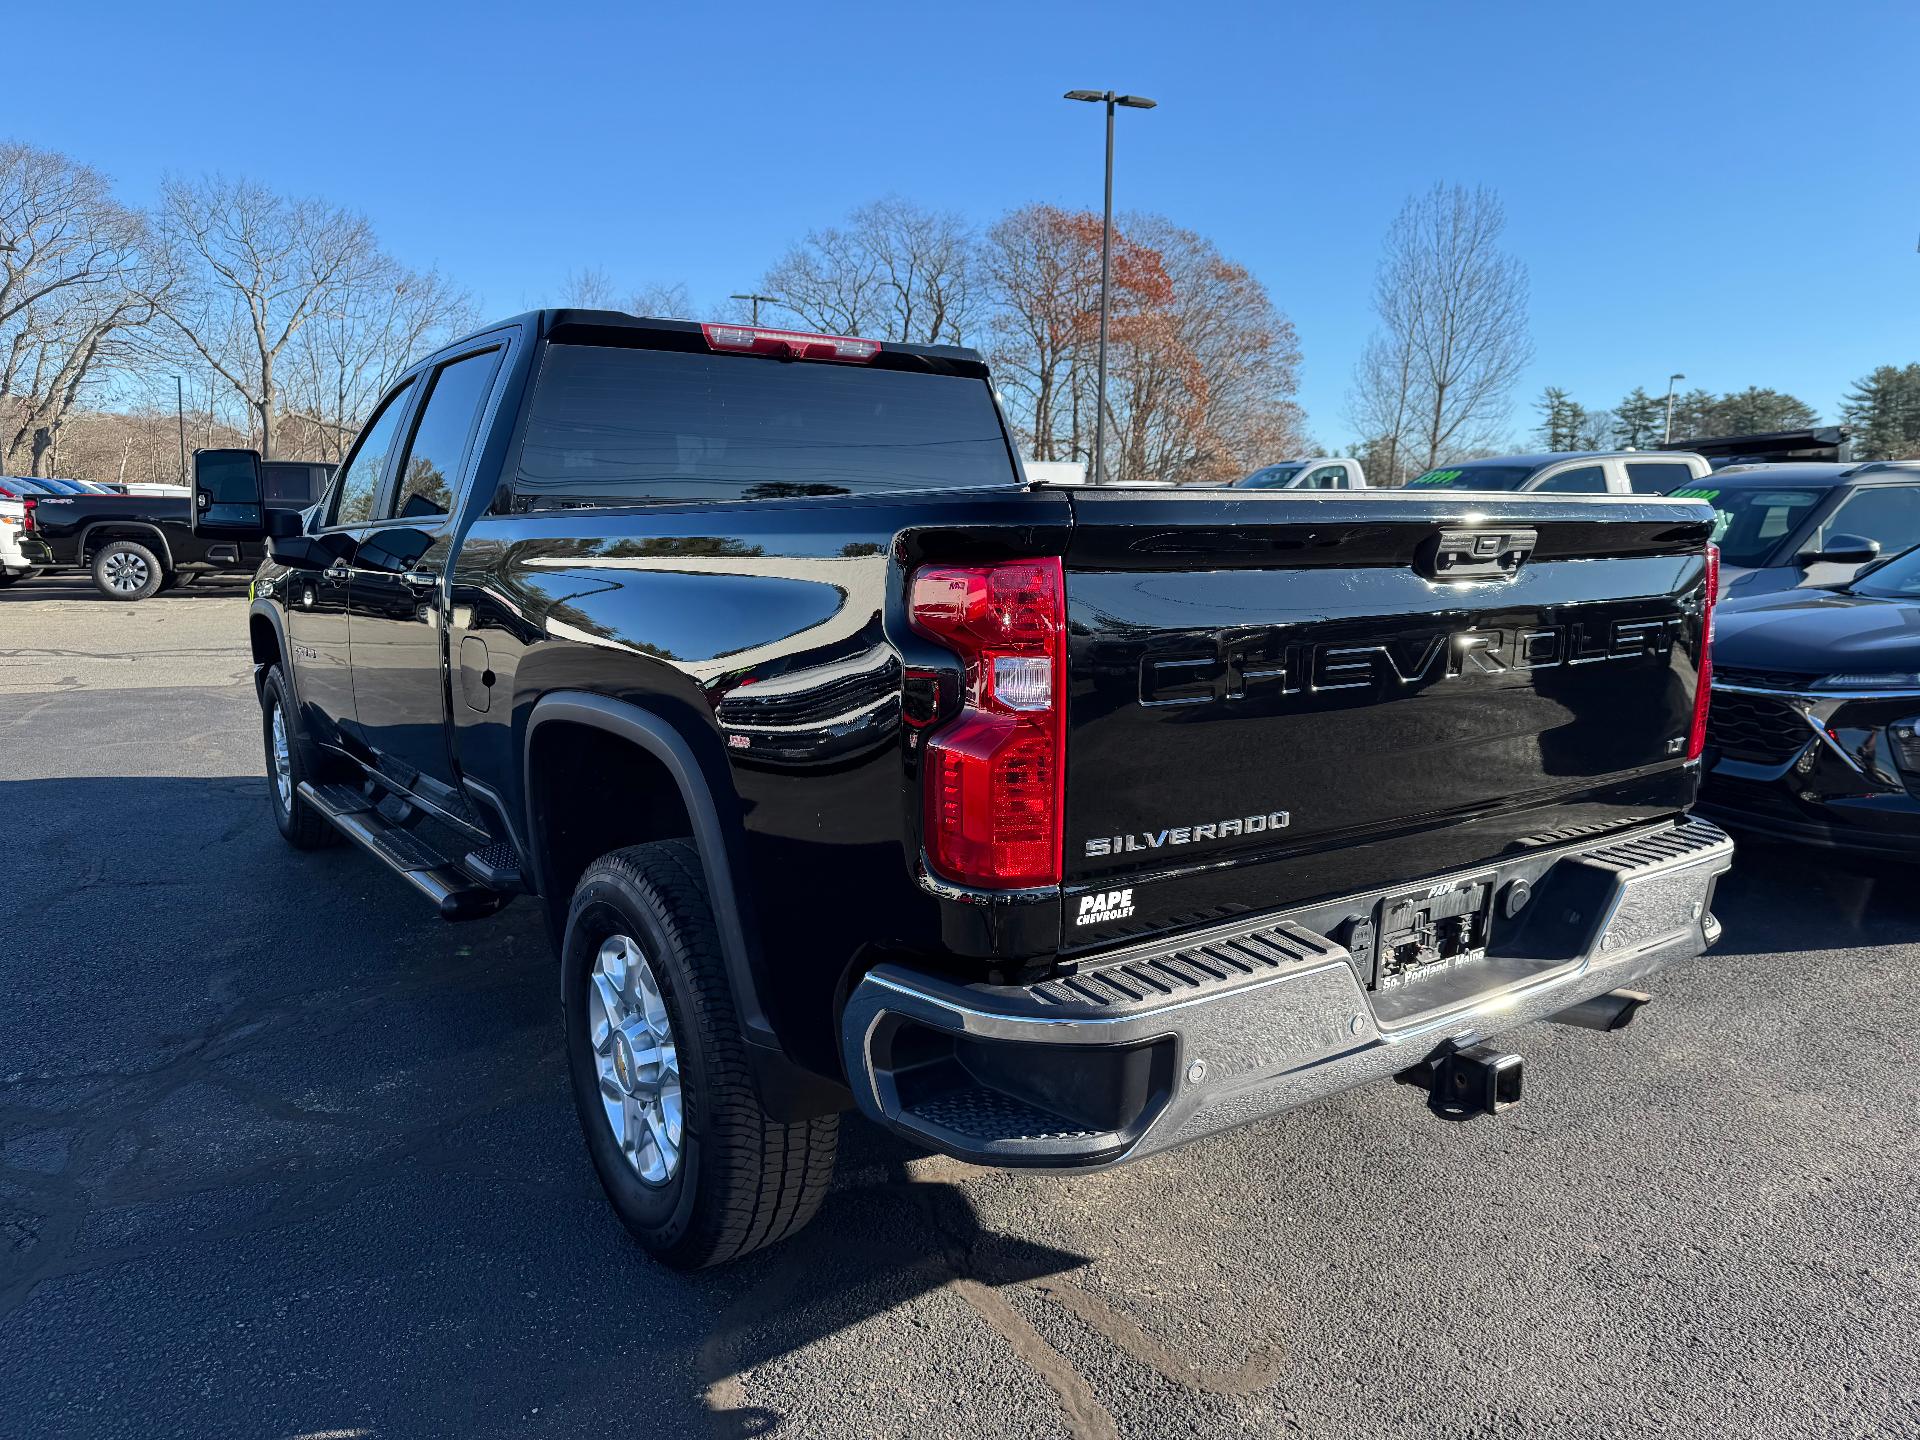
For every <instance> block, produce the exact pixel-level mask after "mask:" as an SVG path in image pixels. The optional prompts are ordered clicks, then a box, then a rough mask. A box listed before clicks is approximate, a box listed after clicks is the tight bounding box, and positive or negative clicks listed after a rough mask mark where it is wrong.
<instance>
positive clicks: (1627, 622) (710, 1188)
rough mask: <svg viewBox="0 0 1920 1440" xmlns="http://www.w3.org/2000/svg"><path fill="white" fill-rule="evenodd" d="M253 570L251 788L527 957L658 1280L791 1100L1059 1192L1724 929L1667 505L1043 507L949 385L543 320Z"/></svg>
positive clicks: (728, 338) (1041, 491)
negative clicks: (549, 975) (520, 910)
mask: <svg viewBox="0 0 1920 1440" xmlns="http://www.w3.org/2000/svg"><path fill="white" fill-rule="evenodd" d="M196 483H197V486H198V494H197V495H196V523H197V525H198V527H199V529H200V532H201V534H202V536H203V537H205V539H207V540H209V541H213V540H216V539H218V540H224V541H226V542H230V543H251V542H253V541H256V540H258V539H260V538H261V537H263V536H264V537H267V538H268V540H269V547H270V556H269V558H268V559H267V561H266V562H265V563H264V564H263V565H262V566H261V568H260V570H259V573H258V576H257V578H256V581H255V585H254V591H253V600H252V606H251V613H250V620H249V624H250V627H251V639H252V647H253V656H254V659H255V661H256V662H257V673H258V680H259V694H260V701H261V726H262V737H263V743H264V748H265V754H266V764H267V775H268V785H267V792H268V798H269V800H270V803H271V806H272V810H273V815H274V818H275V820H276V822H277V824H278V826H279V828H280V830H281V832H282V834H283V835H284V836H285V837H286V839H287V840H288V841H289V842H291V843H292V844H293V845H295V846H297V847H307V846H316V845H320V844H323V843H327V842H329V841H332V840H335V839H338V838H340V837H341V836H345V837H347V838H350V839H352V840H353V841H355V842H357V843H358V844H359V845H361V846H362V847H364V848H365V849H366V850H367V851H368V852H370V853H371V854H372V855H373V856H374V857H376V858H377V859H379V860H380V861H381V862H383V863H384V864H386V865H387V866H389V867H390V868H391V869H393V870H394V871H395V872H396V873H397V874H398V875H399V876H400V877H402V878H404V879H405V880H406V881H407V882H408V883H410V884H411V885H412V886H413V887H414V888H415V889H416V890H417V891H419V892H420V893H421V894H422V895H423V896H424V897H425V898H426V899H427V900H428V901H430V902H431V903H432V904H433V905H435V906H436V907H437V908H438V910H439V912H440V913H441V914H442V915H444V916H446V917H447V918H448V919H452V920H462V919H468V918H472V917H477V916H482V915H486V914H489V913H491V912H493V911H494V910H496V909H497V908H498V907H499V906H501V905H503V904H505V903H506V902H507V901H509V900H510V899H512V898H513V897H514V896H517V895H522V894H524V895H528V896H532V897H534V898H535V899H536V901H537V903H538V904H539V905H540V906H541V907H543V909H544V912H545V915H546V917H547V921H548V923H549V925H550V927H551V932H552V934H553V936H554V939H555V943H556V945H557V947H558V949H559V952H560V956H561V961H560V989H561V996H560V998H561V1021H562V1025H563V1028H564V1033H565V1041H566V1056H567V1064H568V1068H569V1072H570V1076H571V1080H572V1084H573V1089H574V1096H575V1100H576V1104H577V1108H578V1110H579V1115H580V1120H581V1123H582V1125H583V1128H584V1133H585V1137H586V1144H587V1148H588V1150H589V1152H590V1153H591V1155H592V1158H593V1161H594V1164H595V1166H596V1168H597V1170H598V1172H599V1175H600V1178H601V1180H602V1182H603V1184H604V1186H605V1188H606V1191H607V1194H608V1196H609V1197H610V1199H611V1201H612V1203H613V1205H614V1207H615V1209H616V1210H617V1212H618V1213H619V1215H620V1217H621V1218H622V1220H623V1221H624V1222H625V1223H626V1224H627V1225H628V1227H629V1228H630V1229H631V1230H632V1231H633V1232H634V1233H635V1234H636V1235H637V1236H638V1237H639V1238H640V1239H641V1240H642V1241H643V1242H644V1244H645V1245H646V1246H647V1248H648V1249H650V1250H651V1251H652V1252H653V1253H654V1254H655V1255H657V1256H660V1257H661V1258H663V1259H665V1260H667V1261H668V1262H670V1263H673V1264H677V1265H699V1264H708V1263H713V1262H715V1261H719V1260H723V1259H726V1258H729V1257H731V1256H735V1255H739V1254H741V1253H744V1252H745V1251H748V1250H751V1249H754V1248H755V1247H757V1246H760V1245H762V1244H765V1243H767V1242H769V1241H772V1240H776V1239H779V1238H780V1237H782V1236H784V1235H786V1234H788V1233H790V1232H791V1231H793V1230H794V1229H796V1228H797V1227H798V1226H800V1225H801V1224H803V1223H804V1222H805V1221H806V1220H807V1219H808V1217H809V1216H810V1215H811V1214H812V1213H813V1211H814V1210H815V1208H816V1207H817V1206H818V1205H819V1203H820V1199H821V1196H822V1194H823V1192H824V1190H825V1188H826V1186H827V1183H828V1178H829V1174H830V1170H831V1164H832V1156H833V1148H834V1141H835V1134H836V1125H837V1117H838V1114H839V1112H840V1111H842V1110H844V1109H847V1108H850V1107H857V1108H858V1109H859V1110H860V1111H862V1112H863V1113H865V1114H866V1115H868V1116H870V1117H871V1118H872V1119H874V1120H876V1121H878V1122H879V1123H881V1124H883V1125H886V1126H890V1127H892V1128H893V1129H895V1130H897V1131H900V1132H902V1133H904V1134H906V1135H908V1136H911V1137H912V1138H913V1139H914V1140H916V1141H918V1142H920V1143H923V1144H925V1145H927V1146H930V1147H932V1148H934V1149H937V1150H941V1151H944V1152H946V1153H948V1154H950V1155H954V1156H959V1157H962V1158H964V1159H967V1160H970V1161H975V1162H980V1163H987V1164H998V1165H1024V1166H1043V1167H1053V1168H1070V1167H1086V1166H1099V1165H1105V1164H1108V1163H1111V1162H1116V1161H1121V1160H1127V1159H1131V1158H1134V1157H1138V1156H1142V1155H1147V1154H1151V1153H1153V1152H1156V1151H1159V1150H1163V1149H1165V1148H1167V1147H1169V1146H1172V1145H1177V1144H1181V1143H1184V1142H1186V1141H1189V1140H1192V1139H1194V1138H1196V1137H1198V1136H1201V1135H1205V1134H1208V1133H1210V1132H1213V1131H1217V1130H1220V1129H1222V1128H1225V1127H1228V1126H1232V1125H1238V1124H1242V1123H1245V1122H1247V1121H1251V1120H1257V1119H1259V1118H1261V1117H1263V1116H1269V1115H1273V1114H1275V1113H1277V1112H1280V1111H1283V1110H1285V1109H1287V1108H1289V1107H1292V1106H1296V1105H1300V1104H1303V1103H1305V1102H1307V1101H1310V1100H1313V1099H1315V1098H1317V1097H1321V1096H1325V1095H1328V1094H1331V1093H1334V1092H1336V1091H1339V1090H1341V1089H1344V1088H1346V1087H1348V1086H1352V1085H1356V1084H1360V1083H1362V1082H1364V1081H1369V1080H1376V1079H1384V1078H1386V1077H1389V1076H1398V1077H1401V1078H1403V1079H1410V1080H1413V1081H1415V1082H1417V1083H1419V1084H1420V1085H1422V1086H1423V1087H1425V1088H1426V1089H1428V1090H1429V1091H1430V1092H1431V1100H1430V1103H1432V1104H1434V1105H1436V1106H1441V1107H1445V1108H1449V1109H1451V1110H1453V1111H1456V1112H1466V1113H1471V1112H1473V1111H1476V1110H1491V1109H1497V1108H1499V1107H1501V1106H1503V1105H1505V1104H1508V1103H1511V1102H1512V1101H1513V1100H1515V1099H1517V1098H1518V1096H1519V1086H1520V1070H1519V1060H1518V1057H1516V1056H1513V1055H1510V1054H1506V1053H1503V1052H1501V1051H1498V1050H1496V1049H1494V1048H1493V1047H1491V1046H1489V1045H1488V1044H1487V1043H1486V1042H1487V1041H1488V1040H1489V1039H1490V1038H1491V1037H1492V1036H1494V1035H1496V1034H1498V1033H1501V1032H1504V1031H1506V1030H1508V1029H1510V1028H1511V1027H1513V1026H1516V1025H1519V1024H1521V1023H1523V1022H1527V1021H1533V1020H1540V1019H1546V1018H1558V1019H1562V1020H1568V1021H1573V1022H1577V1023H1583V1024H1587V1025H1591V1026H1595V1027H1598V1028H1603V1029H1605V1028H1613V1027H1616V1026H1618V1025H1619V1024H1622V1023H1624V1021H1625V1020H1626V1019H1627V1018H1628V1017H1629V1016H1630V1015H1631V1014H1632V1013H1633V1010H1634V1007H1635V1006H1636V1005H1637V1004H1638V1002H1639V1001H1640V1000H1641V999H1644V995H1642V994H1639V993H1636V992H1635V991H1634V990H1633V989H1632V988H1631V987H1635V986H1637V985H1639V984H1640V983H1641V982H1642V981H1643V980H1644V979H1645V978H1646V977H1647V976H1649V975H1650V974H1651V973H1652V972H1653V971H1655V970H1657V969H1658V968H1659V967H1661V966H1662V965H1665V964H1667V963H1668V962H1671V961H1673V960H1676V959H1684V958H1689V957H1692V956H1694V955H1696V954H1698V953H1699V952H1700V951H1701V950H1702V949H1703V948H1704V947H1705V946H1706V945H1707V944H1708V943H1709V942H1710V941H1711V940H1712V939H1713V938H1714V937H1715V936H1716V935H1717V933H1718V922H1717V921H1716V920H1715V919H1714V918H1713V915H1712V912H1711V909H1710V905H1711V900H1712V895H1713V889H1714V883H1715V880H1716V878H1717V877H1718V875H1719V874H1720V873H1721V872H1722V871H1724V870H1725V869H1726V867H1727V864H1728V860H1729V854H1730V847H1729V844H1728V841H1727V840H1726V837H1725V836H1724V835H1722V834H1721V833H1720V832H1719V831H1718V830H1716V829H1714V828H1713V827H1712V826H1710V825H1707V824H1704V823H1702V822H1699V821H1697V820H1693V819H1690V818H1689V816H1688V808H1689V806H1691V805H1692V803H1693V799H1694V791H1695V787H1696V784H1697V782H1698V778H1699V755H1700V749H1701V743H1702V736H1703V733H1704V725H1705V719H1706V715H1705V706H1706V701H1707V694H1708V691H1707V688H1706V686H1705V684H1704V677H1703V673H1702V672H1703V671H1704V669H1705V668H1706V663H1707V659H1706V657H1707V648H1706V639H1707V633H1708V626H1709V621H1710V612H1711V605H1712V600H1713V593H1714V573H1715V572H1714V564H1715V557H1714V551H1713V550H1712V548H1711V547H1710V546H1709V544H1708V532H1709V527H1710V524H1711V520H1712V517H1711V514H1710V513H1709V511H1708V510H1707V508H1706V507H1705V506H1703V505H1700V504H1698V503H1697V502H1692V501H1685V500H1670V499H1664V498H1658V497H1648V496H1626V495H1623V496H1598V495H1596V496H1579V497H1559V496H1552V497H1549V496H1537V495H1518V496H1515V495H1476V494H1465V493H1459V492H1452V491H1428V492H1418V491H1416V492H1411V493H1395V492H1390V491H1389V492H1378V491H1329V492H1313V491H1308V492H1289V491H1280V492H1260V491H1246V490H1235V489H1196V488H1171V487H1169V488H1155V487H1143V488H1132V487H1128V488H1122V487H1111V488H1109V487H1099V486H1072V487H1066V488H1050V487H1047V486H1045V485H1041V484H1034V483H1029V482H1028V481H1027V480H1026V479H1025V477H1024V476H1023V474H1022V471H1021V469H1020V466H1019V461H1018V459H1017V458H1016V452H1015V451H1014V449H1013V447H1012V444H1011V437H1010V435H1009V432H1008V428H1007V425H1006V423H1005V421H1004V419H1003V417H1002V415H1001V413H1000V411H999V409H998V407H997V405H996V402H995V398H994V392H993V387H992V385H991V384H990V383H989V380H988V375H987V371H986V368H985V367H984V365H983V364H982V363H981V361H980V359H979V357H978V356H977V355H975V354H974V353H972V352H971V351H967V350H961V349H947V348H929V347H921V346H913V345H897V344H893V343H891V342H886V343H876V342H874V341H870V340H861V339H852V338H846V337H837V336H823V335H812V334H801V333H793V332H786V331H775V330H768V329H763V328H756V327H752V326H739V325H705V326H702V325H698V324H691V323H681V322H667V321H653V320H640V319H636V318H634V317H631V316H625V315H617V314H612V313H606V312H595V311H578V310H561V311H543V312H540V313H536V314H530V315H525V316H522V317H520V318H518V319H515V320H511V321H508V322H506V323H504V324H501V325H498V326H496V327H494V328H492V329H489V330H485V331H483V332H480V333H478V334H475V335H473V336H471V337H469V338H468V339H466V340H464V341H461V342H460V343H458V344H455V345H452V346H449V347H447V348H445V349H443V350H441V351H440V352H438V353H437V354H435V355H433V356H431V357H430V358H428V359H427V360H425V361H422V362H421V363H420V364H418V365H416V366H415V367H414V368H413V369H412V370H410V371H408V372H407V374H406V375H405V376H404V378H403V379H402V380H401V381H400V382H399V384H398V385H397V386H396V387H395V388H394V389H393V390H392V391H391V392H390V393H389V394H388V395H387V397H386V398H385V399H384V400H383V401H382V403H381V405H380V406H379V408H378V409H377V410H376V411H375V413H374V414H373V416H372V418H371V419H370V420H369V422H368V424H367V425H366V427H365V429H364V431H363V432H362V434H361V436H360V438H359V440H358V442H357V444H356V446H355V448H354V450H353V451H352V453H351V454H350V455H349V456H348V458H347V460H346V461H345V463H343V464H342V465H341V466H340V467H339V470H338V472H337V474H336V475H335V477H334V479H333V483H332V485H331V488H330V489H329V490H328V492H327V494H326V496H325V497H324V498H323V499H322V500H321V501H320V502H319V504H318V505H317V506H315V507H314V508H312V509H310V510H309V511H307V512H306V513H305V514H304V515H302V516H292V515H287V514H285V513H280V514H275V513H273V512H271V511H269V510H268V509H266V508H265V507H264V506H263V504H262V501H261V483H260V479H259V474H258V465H257V461H256V459H255V457H253V456H252V455H251V454H250V453H248V452H243V451H226V452H215V451H209V452H203V454H202V455H201V456H200V460H199V464H198V467H197V480H196Z"/></svg>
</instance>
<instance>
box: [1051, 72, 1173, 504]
mask: <svg viewBox="0 0 1920 1440" xmlns="http://www.w3.org/2000/svg"><path fill="white" fill-rule="evenodd" d="M1064 98H1066V99H1068V100H1084V101H1086V102H1088V103H1089V104H1100V105H1105V106H1106V107H1107V189H1106V206H1105V208H1104V210H1103V211H1102V212H1101V222H1100V378H1099V381H1098V389H1097V390H1096V392H1095V397H1096V398H1095V401H1094V406H1093V483H1094V484H1096V485H1103V484H1105V483H1106V479H1107V445H1106V440H1107V316H1108V313H1109V309H1110V306H1109V303H1108V298H1107V291H1108V289H1109V285H1110V282H1111V279H1112V276H1113V112H1114V107H1115V106H1122V105H1123V106H1125V107H1126V108H1127V109H1129V110H1151V109H1153V108H1154V106H1155V105H1156V104H1157V103H1158V102H1156V101H1153V100H1149V99H1147V97H1146V96H1144V95H1116V94H1114V92H1113V91H1111V90H1069V91H1067V93H1066V96H1065V97H1064Z"/></svg>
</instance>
